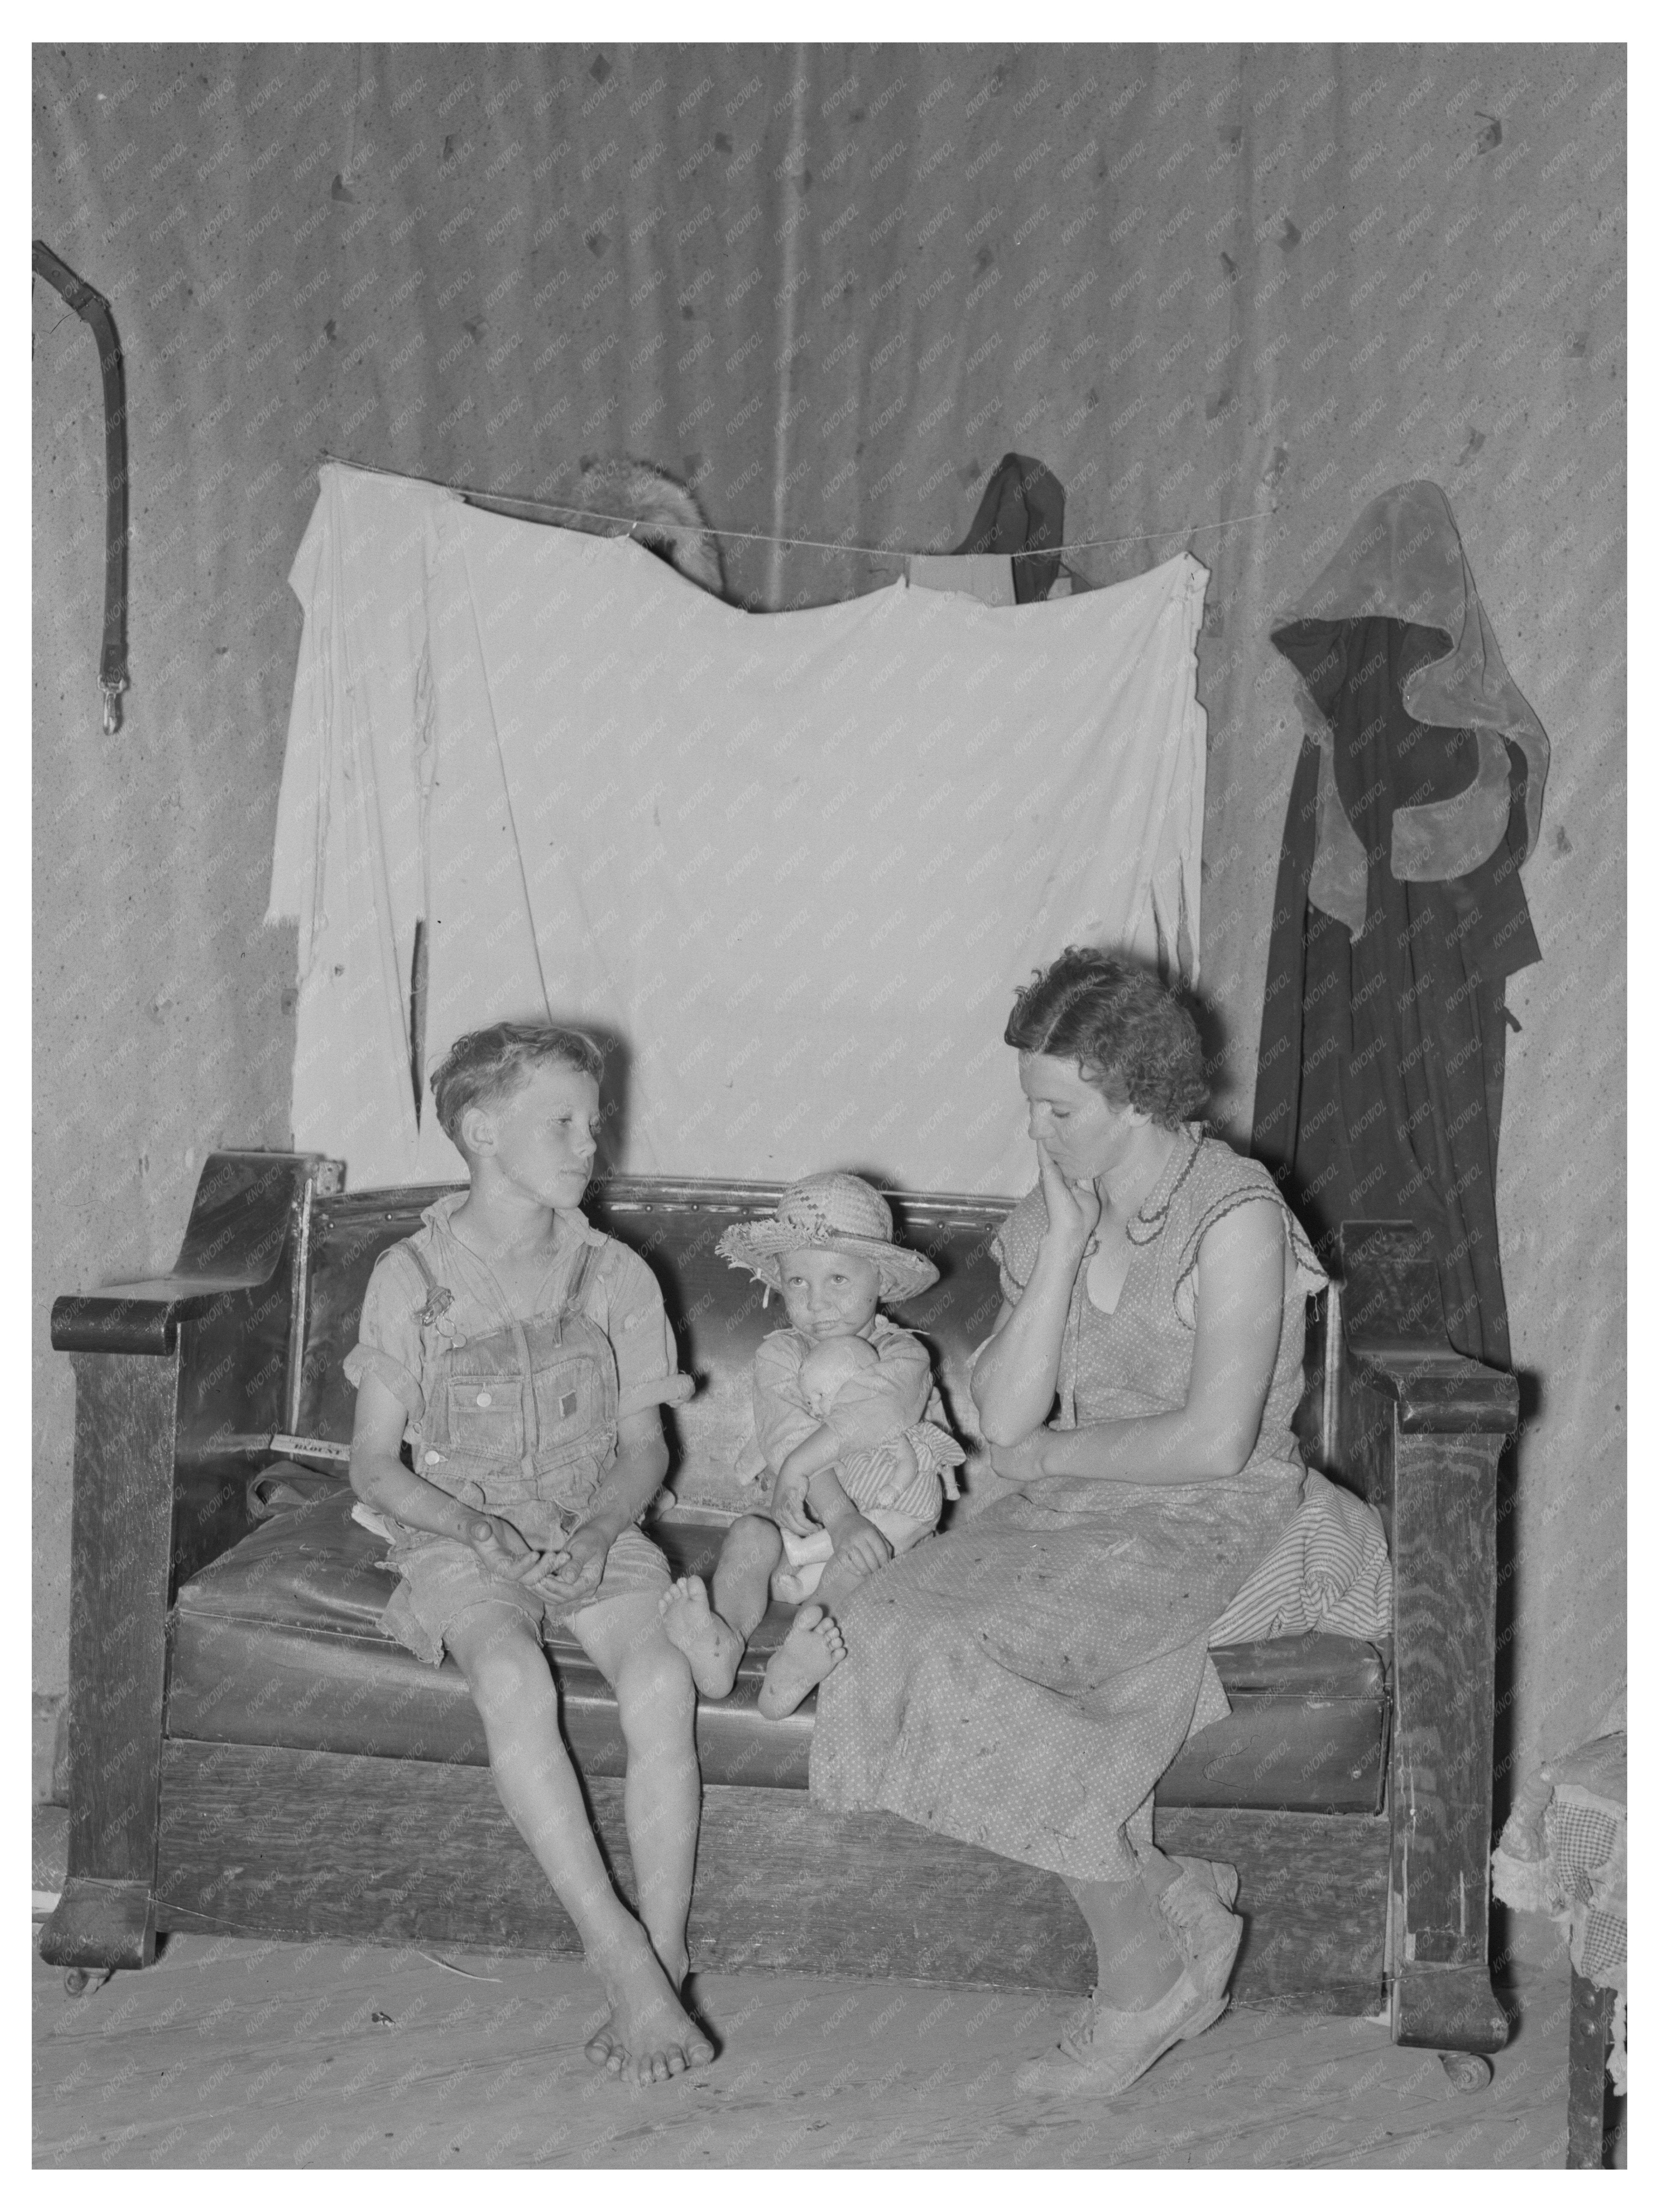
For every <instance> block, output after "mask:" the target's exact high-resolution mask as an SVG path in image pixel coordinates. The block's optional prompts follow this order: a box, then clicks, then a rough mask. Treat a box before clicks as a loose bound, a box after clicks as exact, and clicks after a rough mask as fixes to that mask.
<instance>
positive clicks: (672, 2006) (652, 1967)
mask: <svg viewBox="0 0 1659 2212" xmlns="http://www.w3.org/2000/svg"><path fill="white" fill-rule="evenodd" d="M605 1995H606V1996H608V1997H609V1998H610V2000H611V2017H610V2019H609V2020H607V2021H605V2025H604V2027H601V2028H600V2029H599V2031H598V2033H596V2034H594V2035H593V2036H592V2037H591V2038H590V2039H589V2040H588V2043H587V2045H586V2054H587V2057H589V2058H590V2059H591V2060H592V2063H593V2064H594V2065H595V2066H603V2067H604V2069H605V2072H606V2073H607V2074H611V2075H615V2076H616V2078H617V2080H618V2081H634V2082H637V2083H638V2084H639V2085H640V2086H641V2087H651V2086H652V2085H653V2084H654V2083H656V2082H659V2081H671V2080H672V2079H673V2077H674V2076H675V2075H677V2074H684V2073H685V2072H686V2071H687V2070H688V2069H690V2068H693V2067H697V2066H707V2065H708V2063H709V2061H710V2060H711V2059H712V2058H713V2057H714V2045H713V2044H712V2043H711V2042H710V2041H709V2039H708V2036H707V2035H705V2034H704V2033H703V2031H702V2028H700V2027H698V2026H697V2025H696V2021H693V2020H692V2019H690V2016H689V2015H688V2014H687V2013H686V2011H685V2008H684V2006H683V2005H682V2004H681V2003H680V2002H679V2000H678V1997H677V1996H675V1995H674V1992H673V1990H672V1989H671V1986H670V1984H669V1982H668V1978H667V1976H666V1975H665V1973H664V1972H663V1970H662V1968H661V1967H660V1966H659V1965H658V1964H657V1961H656V1959H655V1958H654V1956H653V1954H652V1950H651V1947H650V1945H649V1944H648V1943H647V1942H646V1941H645V1939H644V1937H643V1936H641V1940H640V1945H639V1948H638V1951H637V1952H635V1951H634V1950H633V1949H632V1948H631V1947H630V1951H629V1956H628V1957H627V1958H626V1959H625V1960H618V1961H617V1963H616V1964H615V1966H613V1967H612V1968H611V1971H610V1972H608V1973H606V1974H605Z"/></svg>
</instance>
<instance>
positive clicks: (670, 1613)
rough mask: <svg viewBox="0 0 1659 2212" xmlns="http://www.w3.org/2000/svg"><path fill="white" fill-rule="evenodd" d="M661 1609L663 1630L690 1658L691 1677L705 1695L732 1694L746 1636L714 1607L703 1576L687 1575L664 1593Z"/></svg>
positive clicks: (718, 1696)
mask: <svg viewBox="0 0 1659 2212" xmlns="http://www.w3.org/2000/svg"><path fill="white" fill-rule="evenodd" d="M658 1610H659V1612H660V1613H661V1614H662V1626H663V1633H664V1634H665V1636H666V1637H667V1638H668V1640H669V1642H670V1643H671V1644H672V1645H673V1646H674V1648H675V1650H678V1651H684V1654H685V1656H686V1657H687V1659H689V1660H690V1662H691V1680H693V1681H694V1682H695V1683H696V1686H697V1687H698V1688H699V1689H700V1690H701V1691H702V1693H703V1695H704V1697H705V1698H726V1697H730V1695H731V1694H732V1683H733V1682H735V1681H736V1680H737V1679H738V1661H739V1660H740V1659H741V1658H742V1657H743V1651H744V1644H743V1638H742V1637H740V1636H739V1635H738V1632H737V1631H736V1629H735V1628H732V1627H730V1626H728V1625H727V1624H726V1622H725V1621H723V1620H721V1619H720V1615H719V1613H715V1612H714V1611H713V1610H712V1608H711V1607H710V1606H709V1603H708V1591H707V1589H704V1587H703V1583H702V1577H701V1576H700V1575H686V1576H684V1577H682V1578H681V1579H680V1580H679V1581H678V1582H677V1583H675V1585H674V1587H673V1589H671V1590H667V1591H665V1593H664V1595H663V1600H662V1603H661V1605H660V1606H659V1608H658Z"/></svg>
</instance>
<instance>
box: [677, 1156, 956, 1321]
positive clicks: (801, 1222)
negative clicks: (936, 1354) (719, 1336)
mask: <svg viewBox="0 0 1659 2212" xmlns="http://www.w3.org/2000/svg"><path fill="white" fill-rule="evenodd" d="M714 1249H715V1250H716V1251H717V1252H718V1253H719V1254H720V1257H721V1259H722V1260H728V1261H730V1262H731V1263H732V1266H733V1267H747V1268H748V1269H749V1270H750V1273H752V1274H755V1275H757V1276H758V1277H759V1279H760V1280H761V1281H762V1282H763V1283H764V1284H765V1285H767V1287H768V1289H769V1290H774V1291H781V1289H782V1288H783V1275H782V1271H781V1267H780V1266H779V1262H780V1261H781V1259H782V1257H783V1255H784V1254H785V1253H786V1252H799V1251H802V1250H817V1251H820V1252H850V1253H851V1254H852V1255H854V1257H855V1258H857V1259H860V1260H868V1261H872V1263H873V1264H874V1266H875V1268H876V1272H877V1275H878V1279H879V1283H880V1293H881V1296H882V1297H884V1298H886V1299H891V1300H894V1301H896V1302H897V1303H900V1304H902V1302H903V1301H904V1300H905V1299H906V1298H914V1297H920V1296H921V1293H922V1291H926V1290H929V1289H931V1288H932V1286H933V1285H934V1284H935V1283H936V1282H938V1280H939V1269H938V1268H937V1267H935V1266H934V1265H933V1261H931V1260H925V1259H924V1258H923V1257H922V1255H921V1253H920V1252H907V1251H906V1250H905V1249H904V1247H903V1246H902V1244H895V1243H894V1242H893V1216H892V1212H891V1210H890V1207H889V1206H888V1204H887V1201H886V1200H885V1199H884V1198H883V1197H882V1195H881V1194H880V1193H879V1192H878V1191H874V1190H872V1189H871V1188H870V1186H869V1184H868V1183H867V1182H865V1181H864V1179H863V1178H862V1176H855V1175H841V1174H829V1175H815V1176H806V1177H805V1180H804V1181H803V1182H796V1183H791V1185H790V1186H789V1188H788V1189H787V1191H785V1193H784V1194H783V1196H782V1197H781V1199H780V1200H778V1210H777V1212H775V1213H772V1214H767V1215H764V1216H763V1217H762V1218H761V1219H759V1220H757V1221H740V1222H738V1223H737V1224H736V1225H734V1226H733V1227H732V1228H730V1229H728V1230H727V1231H726V1233H725V1235H724V1236H723V1237H721V1238H720V1242H719V1243H717V1244H716V1245H715V1247H714Z"/></svg>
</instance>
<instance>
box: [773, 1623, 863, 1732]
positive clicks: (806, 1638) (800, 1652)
mask: <svg viewBox="0 0 1659 2212" xmlns="http://www.w3.org/2000/svg"><path fill="white" fill-rule="evenodd" d="M846 1656H847V1646H846V1644H844V1643H843V1642H842V1633H841V1630H840V1628H839V1627H838V1626H836V1622H835V1621H834V1620H832V1619H831V1617H830V1616H829V1614H828V1613H826V1612H825V1611H824V1609H823V1607H822V1606H821V1605H804V1606H802V1607H801V1609H800V1611H799V1613H797V1614H796V1615H795V1620H794V1626H793V1627H792V1628H791V1629H790V1631H789V1633H788V1635H787V1636H786V1637H785V1638H784V1639H783V1641H782V1643H781V1644H779V1646H778V1648H777V1650H775V1652H774V1653H773V1654H772V1656H771V1659H770V1660H769V1662H768V1665H767V1668H766V1676H765V1679H764V1680H763V1682H762V1684H761V1687H760V1696H759V1697H758V1699H757V1700H756V1703H757V1705H759V1707H760V1709H761V1711H762V1712H763V1713H764V1714H765V1716H766V1717H767V1719H768V1720H769V1721H781V1720H782V1719H783V1718H784V1717H785V1716H786V1714H788V1713H793V1711H794V1710H795V1708H796V1706H797V1705H799V1703H800V1701H801V1699H803V1698H804V1697H805V1695H806V1692H808V1691H809V1690H810V1689H812V1688H814V1687H815V1686H817V1684H818V1683H819V1682H821V1681H823V1678H824V1676H825V1675H826V1674H832V1673H833V1672H834V1671H835V1669H836V1668H837V1667H839V1666H840V1664H841V1662H842V1660H843V1659H844V1658H845V1657H846Z"/></svg>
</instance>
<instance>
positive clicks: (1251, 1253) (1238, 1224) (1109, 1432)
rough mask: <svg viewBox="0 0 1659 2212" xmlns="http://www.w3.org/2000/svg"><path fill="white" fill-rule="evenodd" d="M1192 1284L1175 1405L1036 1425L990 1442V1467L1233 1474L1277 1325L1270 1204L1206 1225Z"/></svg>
mask: <svg viewBox="0 0 1659 2212" xmlns="http://www.w3.org/2000/svg"><path fill="white" fill-rule="evenodd" d="M1196 1287H1197V1309H1198V1310H1197V1327H1196V1332H1195V1337H1194V1346H1193V1371H1192V1379H1191V1381H1190V1383H1188V1390H1187V1402H1186V1404H1185V1405H1184V1406H1182V1407H1180V1408H1179V1409H1178V1410H1177V1411H1176V1412H1174V1413H1157V1414H1153V1415H1152V1416H1150V1417H1149V1418H1147V1419H1143V1420H1130V1421H1098V1422H1093V1423H1091V1424H1090V1425H1087V1426H1086V1427H1083V1428H1077V1429H1044V1430H1042V1431H1041V1432H1040V1433H1039V1434H1037V1435H1036V1436H1034V1437H1030V1438H1029V1439H1028V1440H1027V1441H1026V1442H1025V1443H1021V1444H1017V1445H1015V1446H1014V1447H1013V1448H1012V1449H1004V1450H1001V1451H996V1450H994V1451H993V1453H992V1457H991V1464H992V1466H993V1467H994V1468H995V1469H996V1471H997V1473H998V1474H1002V1475H1006V1476H1009V1477H1012V1478H1013V1479H1014V1480H1026V1481H1030V1480H1033V1479H1036V1478H1038V1477H1041V1476H1042V1475H1052V1474H1069V1475H1083V1476H1085V1477H1089V1478H1092V1479H1094V1480H1099V1481H1103V1482H1145V1483H1178V1482H1210V1481H1214V1480H1217V1479H1218V1478H1219V1477H1223V1476H1226V1475H1233V1474H1237V1473H1238V1472H1239V1470H1240V1469H1241V1468H1243V1466H1244V1464H1245V1462H1247V1461H1248V1460H1249V1456H1250V1454H1251V1453H1252V1452H1253V1451H1254V1450H1255V1444H1256V1439H1257V1437H1259V1436H1260V1435H1261V1413H1262V1408H1263V1407H1265V1406H1266V1404H1267V1392H1268V1390H1269V1389H1270V1388H1271V1386H1272V1383H1273V1367H1274V1364H1275V1362H1276V1361H1277V1359H1278V1358H1279V1334H1280V1331H1281V1329H1282V1328H1283V1325H1284V1310H1285V1232H1284V1229H1283V1227H1282V1225H1281V1220H1280V1216H1279V1209H1278V1207H1277V1206H1275V1205H1274V1204H1273V1202H1272V1201H1271V1200H1263V1202H1262V1203H1261V1204H1259V1205H1258V1204H1254V1203H1252V1204H1249V1205H1245V1206H1235V1207H1234V1208H1233V1210H1232V1212H1231V1213H1226V1214H1224V1215H1223V1216H1222V1218H1221V1219H1220V1220H1219V1221H1218V1222H1217V1223H1216V1224H1215V1225H1214V1226H1213V1227H1212V1228H1211V1229H1210V1230H1208V1231H1206V1235H1205V1237H1204V1242H1203V1243H1202V1245H1201V1246H1200V1249H1199V1256H1198V1271H1197V1286H1196ZM1021 1304H1022V1305H1023V1304H1024V1300H1023V1299H1022V1301H1021ZM986 1357H987V1358H988V1357H989V1354H988V1353H987V1354H986ZM981 1364H983V1362H982V1361H981Z"/></svg>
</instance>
